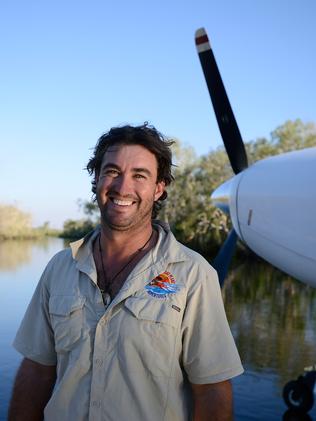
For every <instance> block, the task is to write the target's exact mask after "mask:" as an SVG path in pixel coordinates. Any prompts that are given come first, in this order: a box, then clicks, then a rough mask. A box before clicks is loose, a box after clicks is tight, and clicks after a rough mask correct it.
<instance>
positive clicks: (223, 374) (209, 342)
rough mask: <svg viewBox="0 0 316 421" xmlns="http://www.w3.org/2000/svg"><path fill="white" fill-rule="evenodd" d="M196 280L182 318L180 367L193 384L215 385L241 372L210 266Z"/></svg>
mask: <svg viewBox="0 0 316 421" xmlns="http://www.w3.org/2000/svg"><path fill="white" fill-rule="evenodd" d="M201 278H202V279H196V280H195V282H194V285H193V288H192V291H191V292H190V293H189V295H188V299H187V306H186V310H185V314H184V318H183V325H182V326H183V327H182V335H183V336H182V338H183V366H184V369H185V371H186V373H187V375H188V379H189V381H190V382H191V383H194V384H207V383H217V382H221V381H224V380H228V379H230V378H232V377H235V376H237V375H239V374H241V373H242V372H243V371H244V370H243V367H242V365H241V361H240V357H239V354H238V351H237V348H236V345H235V342H234V339H233V336H232V334H231V331H230V328H229V325H228V322H227V318H226V314H225V310H224V305H223V300H222V295H221V290H220V286H219V282H218V278H217V273H216V271H215V270H214V269H212V268H211V267H210V269H209V271H208V273H207V275H205V274H203V275H202V276H201Z"/></svg>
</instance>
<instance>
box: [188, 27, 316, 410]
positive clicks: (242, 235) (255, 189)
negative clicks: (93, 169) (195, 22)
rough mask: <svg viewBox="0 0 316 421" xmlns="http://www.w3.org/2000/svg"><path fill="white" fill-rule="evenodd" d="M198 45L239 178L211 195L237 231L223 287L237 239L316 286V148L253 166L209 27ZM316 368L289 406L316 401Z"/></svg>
mask: <svg viewBox="0 0 316 421" xmlns="http://www.w3.org/2000/svg"><path fill="white" fill-rule="evenodd" d="M195 44H196V48H197V52H198V55H199V58H200V62H201V65H202V69H203V73H204V77H205V80H206V84H207V87H208V91H209V94H210V97H211V101H212V104H213V108H214V111H215V115H216V120H217V123H218V126H219V130H220V133H221V136H222V139H223V142H224V146H225V149H226V152H227V155H228V158H229V161H230V164H231V167H232V169H233V172H234V174H235V175H234V177H232V178H231V179H230V180H227V181H226V182H225V183H224V184H222V185H220V186H219V187H218V188H217V189H216V190H215V191H214V192H213V193H212V195H211V198H212V202H213V204H214V205H215V206H217V207H218V208H220V209H221V210H222V211H224V212H225V213H227V214H229V215H230V218H231V221H232V226H233V228H232V230H231V231H230V233H229V235H228V237H227V239H226V241H225V242H224V244H223V245H222V247H221V249H220V251H219V253H218V255H217V256H216V258H215V260H214V261H213V266H214V267H215V268H216V269H217V272H218V275H219V280H220V283H221V285H223V283H224V280H225V277H226V274H227V271H228V267H229V264H230V261H231V258H232V255H233V252H234V249H235V246H236V241H237V238H239V239H240V240H241V241H242V242H243V243H245V244H246V245H247V246H248V247H249V248H250V249H251V250H252V251H254V252H255V253H256V254H257V255H259V256H260V257H262V258H263V259H264V260H266V261H267V262H269V263H271V264H272V265H273V266H275V267H277V268H278V269H280V270H282V271H283V272H285V273H287V274H289V275H290V276H292V277H294V278H295V279H297V280H299V281H301V282H304V283H306V284H308V285H311V286H313V287H316V223H315V216H314V215H315V209H316V187H315V185H316V184H315V180H316V147H315V148H307V149H302V150H299V151H293V152H287V153H282V154H280V155H276V156H273V157H270V158H266V159H262V160H260V161H257V162H255V163H254V164H253V165H251V166H248V159H247V154H246V150H245V146H244V143H243V140H242V137H241V134H240V131H239V128H238V125H237V122H236V119H235V117H234V114H233V110H232V107H231V105H230V102H229V99H228V96H227V93H226V90H225V87H224V84H223V81H222V78H221V75H220V72H219V69H218V66H217V64H216V60H215V57H214V54H213V51H212V48H211V46H210V42H209V39H208V36H207V34H206V31H205V29H204V28H201V29H198V30H197V31H196V34H195ZM315 382H316V366H313V367H310V368H309V369H307V371H306V373H305V374H304V375H302V376H300V377H299V378H298V379H297V380H295V381H291V382H289V383H287V385H285V387H284V389H283V397H284V400H285V402H286V404H287V405H288V406H289V407H290V408H294V409H300V410H304V411H306V412H307V411H309V410H310V409H311V408H312V406H313V403H314V393H313V391H314V386H315Z"/></svg>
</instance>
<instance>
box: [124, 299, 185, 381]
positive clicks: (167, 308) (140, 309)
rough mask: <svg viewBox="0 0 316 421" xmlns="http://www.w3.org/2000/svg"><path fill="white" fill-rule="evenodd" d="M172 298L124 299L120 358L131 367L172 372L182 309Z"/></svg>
mask: <svg viewBox="0 0 316 421" xmlns="http://www.w3.org/2000/svg"><path fill="white" fill-rule="evenodd" d="M176 308H177V309H178V310H180V311H178V310H176V309H174V308H173V307H172V304H171V303H170V302H169V301H158V300H155V299H153V300H151V299H141V298H134V297H130V298H128V299H127V300H126V301H125V308H124V319H123V320H122V323H121V327H120V336H119V358H120V360H121V363H122V364H123V365H124V366H126V370H129V371H137V372H140V371H145V372H146V373H148V372H149V373H151V374H152V375H153V376H158V377H161V376H168V377H169V376H170V375H172V373H171V371H172V364H173V362H174V358H176V355H177V346H176V344H177V342H178V341H179V338H178V336H179V330H180V329H179V326H180V324H181V320H182V311H181V309H179V308H178V307H176Z"/></svg>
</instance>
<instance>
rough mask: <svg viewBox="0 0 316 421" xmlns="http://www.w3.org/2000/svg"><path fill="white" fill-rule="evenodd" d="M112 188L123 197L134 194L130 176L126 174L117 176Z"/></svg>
mask: <svg viewBox="0 0 316 421" xmlns="http://www.w3.org/2000/svg"><path fill="white" fill-rule="evenodd" d="M112 189H113V190H114V191H115V192H116V193H117V194H119V195H120V196H122V197H126V196H132V193H133V191H132V183H131V179H130V177H128V175H126V174H121V175H120V176H118V177H116V178H115V179H114V181H113V184H112Z"/></svg>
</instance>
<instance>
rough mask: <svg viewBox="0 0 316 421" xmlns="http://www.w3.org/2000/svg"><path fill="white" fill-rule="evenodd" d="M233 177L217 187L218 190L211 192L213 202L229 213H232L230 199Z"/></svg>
mask: <svg viewBox="0 0 316 421" xmlns="http://www.w3.org/2000/svg"><path fill="white" fill-rule="evenodd" d="M232 187H233V178H231V179H230V180H227V181H225V183H223V184H221V185H220V186H219V187H217V189H216V190H214V191H213V193H212V194H211V200H212V204H213V205H214V206H216V207H217V208H219V209H220V210H222V211H223V212H225V213H226V214H227V215H229V214H230V199H231V197H232Z"/></svg>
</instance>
